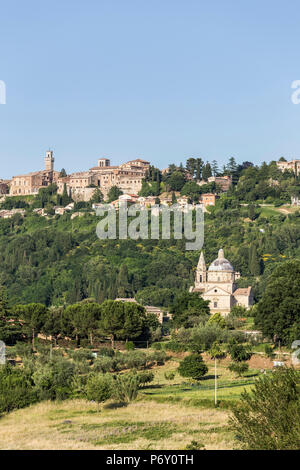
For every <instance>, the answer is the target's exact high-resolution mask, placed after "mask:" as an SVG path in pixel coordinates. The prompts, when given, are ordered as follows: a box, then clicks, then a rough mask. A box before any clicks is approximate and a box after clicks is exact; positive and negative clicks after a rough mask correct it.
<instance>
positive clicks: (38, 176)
mask: <svg viewBox="0 0 300 470" xmlns="http://www.w3.org/2000/svg"><path fill="white" fill-rule="evenodd" d="M44 162H45V170H41V171H34V172H32V173H27V174H25V175H18V176H13V177H12V180H11V184H10V191H9V194H10V195H11V196H27V195H32V194H37V193H38V192H39V189H41V188H45V187H47V186H49V184H52V183H57V181H58V178H59V172H58V171H55V170H54V157H53V152H52V151H51V150H49V151H47V152H46V157H45V159H44Z"/></svg>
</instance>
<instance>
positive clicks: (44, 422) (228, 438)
mask: <svg viewBox="0 0 300 470" xmlns="http://www.w3.org/2000/svg"><path fill="white" fill-rule="evenodd" d="M227 419H228V413H227V412H226V411H222V410H214V409H202V408H196V407H185V406H182V405H179V404H176V405H174V404H168V403H165V404H160V403H155V402H152V401H147V402H144V401H138V402H135V403H131V404H129V405H128V406H126V407H116V406H115V405H113V404H109V403H108V404H107V405H105V406H104V407H102V409H101V411H100V412H99V411H98V407H97V405H96V404H93V403H88V402H86V401H80V400H73V401H66V402H61V403H55V402H43V403H39V404H37V405H34V406H31V407H29V408H26V409H24V410H18V411H15V412H13V413H11V414H9V415H7V416H5V417H3V418H2V419H1V421H0V423H1V425H0V449H2V450H3V449H19V450H20V449H22V450H23V449H24V450H28V449H38V450H40V449H42V450H45V449H50V450H52V449H63V450H71V449H72V450H73V449H99V450H101V449H102V450H104V449H107V450H110V449H111V450H126V449H135V450H155V449H159V450H183V449H185V448H186V446H187V445H189V444H190V443H191V442H192V441H197V442H199V443H201V444H203V445H205V448H206V449H232V448H233V447H234V446H235V445H236V444H235V443H234V440H233V436H232V433H231V432H230V430H229V429H228V425H227Z"/></svg>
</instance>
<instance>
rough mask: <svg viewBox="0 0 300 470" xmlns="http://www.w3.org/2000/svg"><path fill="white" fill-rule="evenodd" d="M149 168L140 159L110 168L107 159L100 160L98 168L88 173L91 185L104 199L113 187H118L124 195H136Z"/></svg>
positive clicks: (146, 163) (147, 164)
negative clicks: (97, 188)
mask: <svg viewBox="0 0 300 470" xmlns="http://www.w3.org/2000/svg"><path fill="white" fill-rule="evenodd" d="M149 166H150V163H149V162H147V161H145V160H141V159H140V158H138V159H136V160H131V161H129V162H127V163H123V164H122V165H119V166H111V165H110V160H109V159H105V158H100V159H99V160H98V166H96V167H93V168H91V169H90V173H91V175H92V181H93V184H94V185H95V186H97V187H99V188H100V190H101V192H102V193H103V195H104V196H105V197H106V196H107V194H108V191H109V190H110V189H111V188H112V187H113V186H118V188H120V190H121V191H123V192H124V193H129V194H138V192H139V191H140V190H141V188H142V180H143V179H144V178H145V175H146V172H147V170H148V169H149Z"/></svg>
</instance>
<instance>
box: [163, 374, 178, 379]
mask: <svg viewBox="0 0 300 470" xmlns="http://www.w3.org/2000/svg"><path fill="white" fill-rule="evenodd" d="M175 375H176V373H175V372H165V374H164V376H165V379H166V380H174V379H175Z"/></svg>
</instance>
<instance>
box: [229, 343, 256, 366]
mask: <svg viewBox="0 0 300 470" xmlns="http://www.w3.org/2000/svg"><path fill="white" fill-rule="evenodd" d="M228 352H229V354H230V356H231V359H232V360H233V361H235V362H243V361H249V359H251V356H252V353H251V351H250V350H249V348H247V347H246V346H243V345H242V344H238V343H237V342H236V341H235V340H232V341H231V342H230V343H229V345H228Z"/></svg>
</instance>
